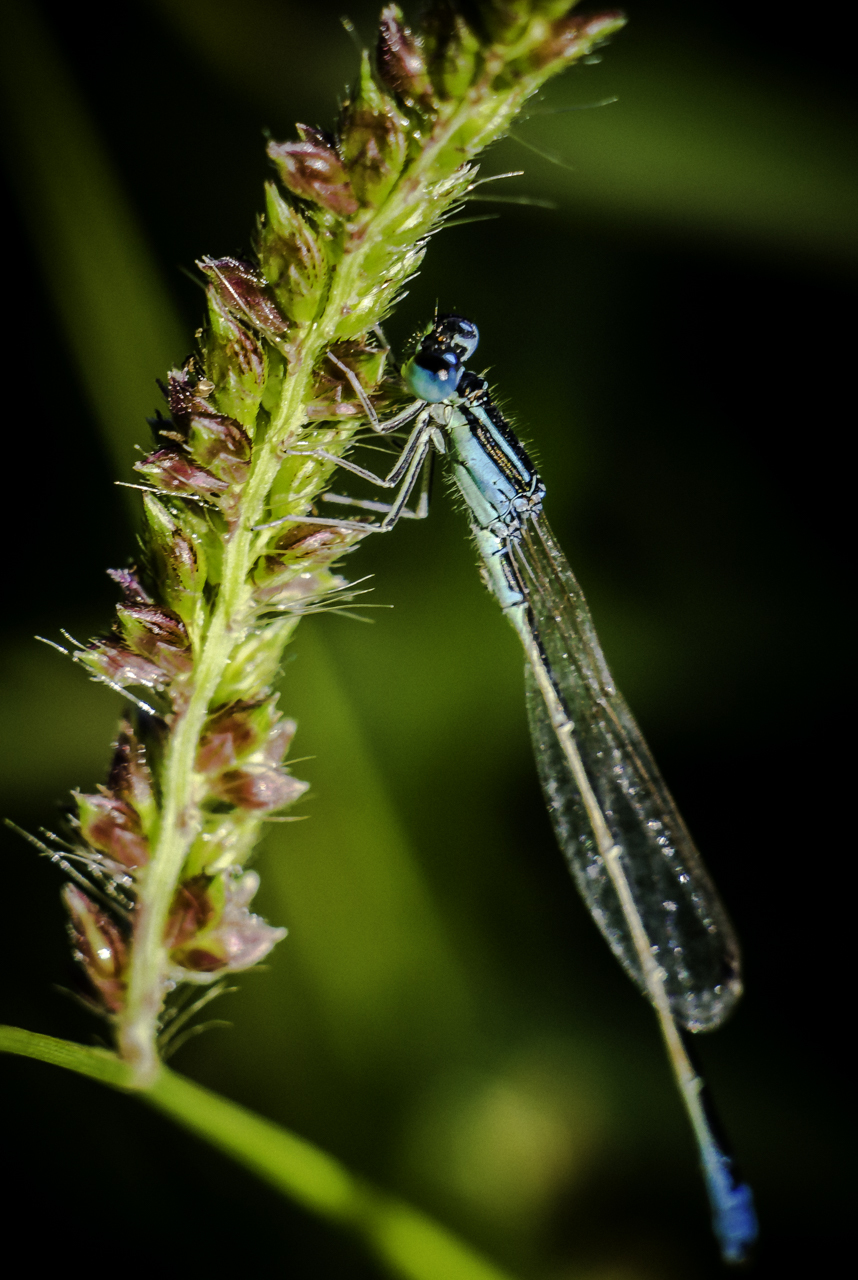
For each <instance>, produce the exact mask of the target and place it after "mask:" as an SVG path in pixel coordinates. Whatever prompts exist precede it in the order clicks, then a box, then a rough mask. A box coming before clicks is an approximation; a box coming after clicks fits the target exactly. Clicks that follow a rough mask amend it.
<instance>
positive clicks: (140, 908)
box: [36, 0, 623, 1088]
mask: <svg viewBox="0 0 858 1280" xmlns="http://www.w3.org/2000/svg"><path fill="white" fill-rule="evenodd" d="M569 9H570V3H569V0H480V2H479V4H478V6H477V9H476V10H475V11H474V14H473V25H469V24H468V22H466V21H465V19H464V18H463V17H462V15H461V14H460V13H459V12H458V11H457V10H456V8H455V7H454V6H453V5H452V4H451V3H449V0H434V3H433V5H432V6H431V7H430V8H429V10H428V11H427V13H426V15H425V18H424V26H423V29H422V31H421V32H419V33H417V34H414V33H412V32H411V31H409V29H408V28H407V27H406V25H405V23H404V20H403V17H402V14H401V12H400V11H399V10H398V9H397V8H396V6H394V5H390V6H388V8H386V9H385V10H384V11H383V13H382V16H381V25H380V31H379V38H378V45H377V49H376V53H375V57H374V59H373V58H372V57H370V55H369V54H367V53H365V54H364V56H363V59H362V62H361V69H360V75H359V78H358V81H357V84H356V85H355V86H354V88H353V90H352V92H351V94H350V97H349V98H348V99H347V101H346V102H345V103H344V105H343V107H342V110H341V113H340V119H339V124H338V129H337V132H336V134H335V135H332V134H329V133H325V132H323V131H319V130H316V129H310V128H308V127H306V126H303V125H302V126H298V132H299V135H300V140H299V141H297V142H286V143H271V144H270V145H269V148H268V153H269V156H270V157H271V159H272V160H273V161H274V163H275V165H276V166H277V169H278V171H279V176H280V180H281V183H282V186H283V187H284V188H285V193H284V192H283V191H281V190H280V189H278V188H277V187H276V186H274V184H269V186H268V188H267V195H266V213H265V216H264V218H263V220H262V221H261V223H260V227H259V235H258V240H257V244H256V257H255V260H254V261H253V262H248V261H242V260H239V259H236V258H222V259H211V258H205V259H203V260H202V261H201V263H200V264H199V265H200V267H201V269H202V271H203V272H204V274H205V275H206V276H207V277H208V280H209V285H208V289H207V294H208V301H209V324H208V329H207V330H206V331H205V333H203V331H200V335H199V336H200V340H201V349H200V351H199V352H198V354H197V355H195V356H194V357H193V358H192V359H190V360H189V361H188V362H187V363H186V365H185V366H184V368H182V369H180V370H173V371H171V373H170V375H169V378H168V383H167V386H166V387H165V388H164V391H165V398H166V400H167V406H168V410H169V416H168V417H162V416H161V415H159V416H158V418H157V420H155V422H154V430H155V434H156V441H157V447H156V448H155V451H154V452H153V453H151V454H149V455H148V456H147V457H146V458H144V459H143V460H142V461H140V462H138V463H137V464H136V466H135V469H136V470H137V471H138V472H140V473H142V475H143V476H145V477H146V479H147V481H148V484H147V485H144V486H142V487H143V488H145V489H148V492H147V493H146V497H145V499H144V505H145V518H146V524H145V529H144V535H143V537H142V539H141V549H142V563H141V567H140V569H139V570H138V568H137V566H134V567H131V568H126V569H121V570H113V571H111V574H112V576H113V578H114V579H115V581H116V582H117V583H118V584H119V586H120V588H121V590H122V592H123V599H122V601H121V603H120V604H119V605H118V606H117V611H118V621H117V623H116V625H115V627H114V631H113V633H112V634H111V635H110V636H107V637H101V638H97V639H96V640H93V641H91V642H90V643H89V644H88V645H87V646H85V647H84V648H82V649H79V650H78V651H77V652H76V653H75V655H74V656H75V658H76V659H77V660H78V661H79V662H81V663H83V664H84V665H85V666H86V667H88V668H89V670H90V671H91V672H92V673H93V675H94V676H95V678H96V679H99V680H103V681H106V682H107V683H108V684H110V686H111V687H112V688H114V689H116V688H122V689H128V690H129V692H130V691H131V690H132V689H134V688H135V687H136V688H141V687H142V689H143V690H144V691H148V690H152V691H153V693H154V695H155V698H154V702H155V705H154V706H152V705H150V703H147V702H143V700H142V699H141V698H139V697H138V696H137V695H136V694H133V693H131V695H130V696H131V699H132V701H133V702H134V703H136V705H137V707H138V708H139V709H140V710H141V711H142V712H145V714H143V715H140V716H138V717H137V720H136V722H135V723H132V722H131V720H130V719H129V720H126V721H124V722H123V724H122V726H121V730H120V734H119V737H118V740H117V743H116V749H115V755H114V760H113V764H112V767H111V772H110V777H109V780H108V785H107V786H106V787H102V788H99V791H98V793H95V794H91V795H80V794H76V796H75V801H76V808H77V813H76V814H75V815H74V816H73V817H72V819H71V823H70V825H71V828H72V831H73V833H74V834H73V855H72V856H73V859H74V861H75V862H76V866H77V868H80V867H83V868H84V869H85V872H86V873H88V875H89V877H90V879H87V878H86V874H84V876H83V879H82V878H81V874H80V872H79V871H78V870H77V869H76V867H75V866H73V865H72V864H71V863H69V862H68V861H66V862H65V869H66V870H67V872H68V873H69V874H70V875H71V876H72V883H70V884H68V885H67V886H66V888H65V889H64V897H65V901H66V906H67V908H68V911H69V914H70V917H71V925H72V934H73V938H74V943H75V951H76V955H77V958H78V960H79V961H80V962H81V963H82V964H83V966H84V969H85V971H86V975H87V978H88V980H89V983H90V985H91V988H92V990H93V997H92V999H93V1003H94V1004H96V1005H97V1006H99V1007H100V1010H101V1012H103V1013H104V1014H106V1016H107V1017H108V1018H109V1020H110V1021H111V1023H112V1025H113V1030H114V1033H115V1036H116V1041H117V1044H118V1047H119V1051H120V1054H121V1056H122V1058H123V1059H124V1060H125V1061H126V1062H127V1063H128V1064H129V1067H130V1068H131V1071H132V1077H133V1080H134V1082H135V1085H136V1087H138V1088H149V1087H151V1086H152V1085H153V1084H154V1083H155V1081H156V1080H157V1079H158V1071H159V1056H158V1055H159V1048H158V1040H159V1035H162V1036H163V1037H166V1038H167V1039H168V1038H169V1035H170V1027H171V1026H173V1028H174V1029H175V1027H178V1026H180V1025H183V1024H184V1021H185V1019H186V1017H187V1016H188V1015H187V1014H186V1013H182V1014H181V1016H180V1017H179V1016H178V1008H177V1007H174V1008H173V1009H172V1010H170V1009H168V1010H166V1012H165V1010H164V1002H165V998H166V997H167V995H168V993H169V991H170V990H171V989H172V988H174V987H175V986H177V985H179V984H188V983H190V984H193V985H195V986H197V987H201V988H203V987H205V986H206V985H207V984H211V983H216V982H217V981H218V979H219V978H220V977H222V976H225V975H226V974H228V973H231V972H236V971H240V970H242V969H246V968H249V967H251V966H252V965H253V964H255V963H257V961H258V960H260V959H261V958H263V957H264V955H266V954H267V952H268V951H269V950H270V949H271V947H272V946H274V945H275V943H276V942H277V941H279V940H280V939H281V938H282V937H283V936H284V930H282V929H277V928H273V927H271V926H270V925H268V924H266V922H265V921H263V920H261V919H260V918H259V917H258V916H255V915H254V914H253V913H252V912H251V911H250V909H249V905H248V904H249V902H250V899H251V898H252V897H253V894H254V893H255V890H256V887H257V886H258V879H259V878H258V876H256V874H255V873H254V872H248V871H246V870H245V867H246V863H247V860H248V858H249V857H250V855H251V853H252V850H253V845H254V843H255V841H256V839H257V838H258V836H259V834H260V831H261V830H262V823H263V822H264V821H265V819H266V818H267V817H270V816H277V815H278V813H279V811H281V810H282V809H284V808H285V807H287V806H288V805H290V804H291V803H292V802H293V801H294V800H295V799H297V798H298V796H299V795H300V794H301V793H302V792H303V791H304V790H305V789H306V785H307V784H306V783H303V782H300V781H299V780H298V779H295V778H293V777H292V775H291V774H290V772H289V767H288V762H287V760H286V758H285V757H286V753H287V751H288V747H289V743H290V741H291V737H292V734H293V733H294V730H295V726H294V724H293V723H292V722H291V721H289V720H285V719H284V718H283V715H282V713H281V712H280V711H279V709H278V707H277V695H276V693H275V692H274V690H273V685H274V681H275V679H276V675H277V672H278V670H279V666H280V660H281V657H282V651H283V647H284V645H285V644H286V642H287V641H288V639H289V638H290V637H291V634H292V632H293V631H294V628H295V625H296V624H297V622H298V621H299V619H300V616H301V614H302V613H303V612H306V611H307V610H308V609H310V610H315V609H317V608H319V607H324V604H325V601H326V600H327V599H328V598H329V597H330V596H331V594H332V593H335V594H339V593H342V592H344V591H347V589H348V584H347V583H346V582H345V581H344V579H342V578H341V577H339V576H337V575H335V574H334V573H333V572H332V565H333V563H334V562H335V561H336V560H337V559H338V558H339V557H340V556H342V555H343V554H344V553H345V552H347V551H349V550H350V549H351V548H353V547H354V546H355V545H356V544H357V543H358V542H360V540H361V539H362V538H363V537H365V536H367V533H368V532H370V530H371V527H372V526H371V524H370V525H369V527H365V525H366V521H365V520H364V521H363V522H362V521H361V520H354V521H350V522H348V521H347V522H345V523H344V522H342V521H340V522H337V521H333V522H331V521H328V522H325V521H322V522H321V526H326V527H320V524H319V521H318V519H317V517H316V512H315V508H314V503H315V502H316V501H317V500H318V499H319V498H320V497H321V496H322V495H323V494H324V492H325V490H326V488H327V487H328V483H329V478H330V475H331V472H332V471H333V470H334V467H335V461H334V459H336V458H337V457H340V456H342V455H343V454H344V453H345V452H346V451H347V450H348V449H349V447H350V445H351V443H352V441H353V437H354V435H355V431H356V429H357V428H359V427H363V426H365V425H366V408H365V406H366V397H367V396H377V397H378V398H379V399H378V400H377V405H378V411H379V412H381V413H382V414H383V413H384V412H385V410H386V408H387V407H388V406H389V405H390V404H391V403H392V404H393V405H394V406H395V405H396V403H397V399H398V397H401V394H402V392H401V389H400V388H399V387H398V384H395V383H388V384H385V382H384V363H385V359H386V351H385V350H384V348H383V347H382V346H380V345H379V344H378V343H377V341H376V340H375V339H374V338H372V337H371V336H370V335H371V334H372V331H373V329H374V327H375V326H377V325H378V323H379V322H380V321H381V320H382V319H383V318H384V317H385V316H386V315H387V314H388V313H389V311H390V310H391V309H392V307H393V306H394V305H395V302H396V301H397V298H398V296H399V294H400V291H401V289H402V287H403V285H404V284H405V282H406V281H407V280H408V279H409V278H410V277H411V275H413V274H414V272H415V270H416V269H417V267H418V266H419V263H420V261H421V260H422V257H423V254H424V253H425V249H426V245H427V243H428V239H429V237H430V235H431V234H432V233H433V232H434V231H435V230H437V229H439V227H441V226H442V225H443V222H444V220H445V218H446V217H447V216H448V215H449V213H450V211H451V210H452V209H453V208H454V207H456V206H457V205H458V204H459V202H461V201H462V200H464V199H466V198H467V193H468V191H469V190H470V187H471V183H472V182H473V179H474V176H475V170H474V168H473V166H472V161H473V159H474V158H475V157H476V156H477V155H478V153H479V152H480V151H481V150H483V149H484V148H485V147H486V146H488V145H489V144H490V143H491V142H493V141H494V140H496V139H497V138H499V137H500V136H502V134H503V133H504V131H505V130H506V128H507V127H508V126H509V124H510V122H511V121H512V119H513V118H514V116H515V115H516V113H517V112H518V111H519V109H520V108H521V106H522V105H523V103H524V102H525V101H526V100H527V98H528V97H530V96H532V95H533V93H535V92H536V90H537V89H538V88H539V87H540V86H541V85H542V84H543V83H544V82H545V80H547V79H548V78H549V77H550V76H552V75H555V74H556V73H558V72H560V71H561V70H563V69H564V68H565V67H567V66H568V65H570V64H571V63H573V62H575V61H577V60H578V59H580V58H582V57H584V56H586V55H587V54H589V53H590V52H591V51H592V49H593V48H595V47H596V46H597V45H598V44H599V43H601V42H602V41H603V40H604V39H606V38H607V37H608V36H609V35H611V34H612V33H613V32H614V31H615V30H616V29H617V28H618V27H620V26H621V25H622V22H623V19H622V17H621V16H620V15H618V14H615V13H611V14H603V15H598V16H596V17H582V18H579V17H577V16H570V13H569ZM329 355H332V356H333V357H334V359H333V360H328V356H329ZM320 449H321V450H322V451H323V452H322V454H321V456H320V454H319V452H318V451H319V450H320ZM284 519H285V520H286V521H291V522H292V523H290V524H289V525H288V527H287V528H286V529H284V524H283V521H284ZM346 598H348V597H347V596H346ZM146 696H147V698H149V697H150V694H149V693H148V692H147V693H146ZM36 843H38V842H36ZM43 851H44V852H47V853H50V854H51V856H53V857H55V859H57V858H59V859H60V860H62V856H63V855H62V854H61V853H60V852H59V851H56V850H51V849H48V848H47V847H45V846H43ZM201 999H202V1000H203V1003H204V1002H205V998H204V997H201ZM171 1019H177V1021H175V1022H171Z"/></svg>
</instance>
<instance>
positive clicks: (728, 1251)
mask: <svg viewBox="0 0 858 1280" xmlns="http://www.w3.org/2000/svg"><path fill="white" fill-rule="evenodd" d="M478 340H479V335H478V332H477V329H476V326H475V325H473V324H472V323H471V322H470V321H468V320H465V319H463V318H462V317H459V316H438V317H436V320H435V323H434V324H433V325H432V327H431V328H430V329H429V330H428V331H427V333H426V334H425V335H424V337H423V339H422V341H421V342H420V344H419V346H418V349H417V352H416V353H415V355H414V356H413V357H412V358H411V359H410V360H409V361H408V362H407V363H406V364H405V366H404V368H403V370H402V375H403V379H404V382H405V385H406V386H407V387H408V389H409V390H410V391H411V392H412V394H413V395H414V396H415V397H417V398H416V399H415V400H414V401H413V402H412V403H411V404H410V405H408V407H407V408H406V409H405V410H403V412H401V413H400V414H398V415H397V416H396V417H394V418H392V419H389V420H388V421H386V422H379V421H378V419H377V417H376V415H375V412H374V410H373V407H372V404H371V402H370V401H369V400H368V398H367V397H366V395H365V393H364V391H363V389H362V387H361V385H360V383H359V381H358V379H357V378H356V376H355V375H354V374H353V373H352V371H351V370H349V369H347V368H346V366H345V365H343V364H341V363H340V362H339V361H338V360H336V358H335V357H333V356H331V357H330V358H331V359H332V360H334V363H336V364H337V365H338V366H339V368H340V369H341V371H342V373H343V374H344V375H345V376H346V377H347V378H348V379H349V381H350V382H351V383H352V386H353V387H354V390H355V392H356V394H357V395H358V396H359V398H360V400H361V401H362V403H363V407H364V409H365V411H366V414H367V417H368V418H369V421H370V423H371V425H372V426H373V428H374V429H375V430H376V431H378V432H380V433H388V432H391V431H394V430H396V429H397V428H399V427H401V426H403V425H404V424H406V423H408V422H409V421H413V424H414V425H413V427H412V430H411V433H410V435H409V437H408V441H407V443H406V445H405V447H404V449H403V450H402V452H401V453H400V455H399V457H398V459H397V461H396V464H395V466H394V467H393V469H392V470H391V471H390V473H389V474H388V475H387V476H384V477H380V476H376V475H373V473H372V472H370V471H367V470H365V469H364V468H362V467H358V466H357V465H355V464H354V463H352V462H350V461H343V460H342V459H340V458H338V457H334V456H333V455H328V454H324V453H322V454H321V455H320V454H319V453H318V452H317V453H316V455H315V456H322V457H328V458H330V460H331V461H335V462H336V463H337V464H338V465H340V466H343V467H345V468H346V469H347V470H349V471H352V472H354V473H356V474H357V475H360V476H363V477H364V478H365V479H367V480H370V481H372V482H374V483H376V484H378V485H381V486H382V487H385V488H396V489H397V493H396V495H395V497H394V499H393V502H392V503H391V504H389V505H385V504H382V503H378V502H358V503H357V505H358V506H362V507H364V508H369V509H370V510H373V511H377V512H380V513H383V518H382V519H381V520H380V521H379V523H378V524H377V525H375V526H374V527H375V528H377V529H379V530H389V529H391V528H392V527H393V525H394V524H395V523H396V522H397V520H398V519H399V518H400V517H401V516H402V515H403V514H404V513H406V510H407V507H406V504H407V502H408V499H409V497H410V496H411V494H412V493H413V492H415V490H416V489H417V486H418V484H420V479H421V476H422V477H423V482H422V484H421V485H420V491H419V501H418V504H417V509H416V510H414V511H408V512H407V514H409V515H416V516H422V515H425V514H426V510H427V500H428V483H429V472H430V469H431V465H432V461H433V457H434V455H435V454H436V453H440V454H445V455H446V456H447V458H448V460H449V463H450V465H451V469H452V475H453V479H454V481H455V483H456V485H457V487H458V489H459V491H460V492H461V494H462V497H463V498H464V501H465V503H466V505H467V508H468V512H469V515H470V519H471V529H472V532H473V536H474V540H475V542H476V544H477V548H478V551H479V555H480V560H481V563H482V573H483V577H484V580H485V582H486V585H487V586H488V588H489V590H490V591H491V592H492V594H493V595H494V596H495V598H496V599H497V601H498V603H499V604H500V607H501V609H502V610H503V612H504V614H505V615H506V617H507V618H508V619H509V621H510V622H511V623H512V626H513V627H514V628H515V630H516V632H517V634H518V636H519V638H520V640H521V643H522V645H523V647H524V652H525V655H526V659H527V661H526V664H525V679H526V696H527V709H528V717H529V721H530V732H531V737H532V740H533V748H534V754H535V757H536V764H537V769H538V771H539V777H540V780H541V783H542V789H543V792H544V794H545V799H546V802H547V805H548V810H549V813H550V815H551V821H552V823H553V825H554V830H555V832H556V835H557V839H558V841H559V844H560V847H561V849H562V850H563V852H564V854H565V855H566V859H567V861H568V863H569V867H570V869H571V872H572V875H573V877H574V879H575V883H576V884H577V886H578V889H579V891H580V892H581V895H582V897H583V898H584V901H585V902H586V904H587V906H588V908H589V910H590V912H591V913H592V915H593V918H594V919H595V921H596V923H597V925H598V926H599V928H600V929H601V931H602V933H603V935H604V936H605V939H606V940H607V942H608V944H609V946H610V947H611V950H612V951H613V952H614V954H615V956H616V957H617V959H618V960H619V961H620V964H621V965H622V966H623V968H624V969H625V970H626V972H627V973H628V974H629V976H630V977H631V978H632V980H633V981H634V982H635V983H636V984H637V985H638V987H639V988H640V989H641V991H642V992H643V993H644V995H645V996H647V997H648V999H649V1000H650V1002H651V1003H652V1005H653V1007H654V1008H655V1011H656V1014H657V1016H658V1020H659V1024H660V1027H661V1032H662V1036H663V1038H664V1042H665V1045H666V1047H667V1052H668V1055H669V1057H670V1061H671V1064H672V1067H673V1071H674V1074H675V1076H676V1081H677V1084H678V1086H679V1090H680V1093H681V1096H682V1099H683V1102H684V1104H685V1107H686V1110H687V1112H688V1115H689V1118H690V1120H691V1124H692V1127H693V1129H694V1134H695V1137H696V1139H697V1143H698V1147H699V1150H700V1158H701V1163H702V1166H703V1173H704V1177H705V1180H706V1186H707V1190H708V1194H709V1199H710V1203H711V1207H712V1214H713V1226H714V1229H715V1233H716V1235H717V1237H718V1240H719V1243H720V1246H721V1251H722V1254H723V1257H724V1259H725V1260H726V1261H730V1262H736V1261H741V1260H742V1259H743V1258H744V1257H745V1256H746V1254H747V1252H748V1250H749V1249H750V1246H751V1245H752V1244H753V1242H754V1240H755V1238H756V1234H757V1223H756V1217H755V1213H754V1206H753V1198H752V1194H751V1190H750V1188H749V1187H748V1186H747V1185H746V1184H744V1183H741V1182H739V1181H738V1180H737V1178H736V1176H735V1173H734V1171H733V1166H732V1161H731V1158H730V1156H729V1155H728V1154H727V1153H726V1151H725V1150H724V1148H723V1146H722V1144H721V1143H720V1141H719V1140H718V1138H717V1137H716V1135H715V1133H714V1131H713V1124H712V1121H711V1117H710V1114H709V1111H708V1108H707V1106H706V1104H705V1095H704V1085H703V1081H702V1080H701V1078H700V1076H699V1075H698V1073H697V1071H696V1070H695V1068H694V1066H693V1065H692V1061H691V1058H690V1056H689V1052H688V1046H687V1043H686V1039H685V1036H684V1031H686V1030H687V1031H706V1030H710V1029H712V1028H714V1027H717V1026H718V1025H719V1024H720V1023H721V1022H722V1021H723V1020H724V1019H725V1018H726V1016H727V1015H728V1013H729V1012H730V1010H731V1008H732V1007H733V1005H734V1004H735V1002H736V1000H737V999H738V997H739V995H740V994H741V981H740V976H739V951H738V946H737V943H736V939H735V936H734V933H733V930H732V927H731V925H730V922H729V920H728V919H727V916H726V913H725V911H724V909H723V907H722V905H721V902H720V900H719V898H718V895H717V893H716V891H715V888H714V886H713V884H712V881H711V880H710V878H709V876H708V874H707V872H706V869H705V868H704V866H703V864H702V862H701V860H700V856H699V854H698V853H697V850H696V849H695V847H694V844H693V843H692V841H691V838H690V836H689V834H688V832H687V830H686V828H685V825H684V823H683V821H682V819H681V817H680V815H679V813H678V812H677V809H676V806H675V804H674V802H673V800H672V798H671V796H670V794H669V792H668V790H667V788H666V787H665V785H664V782H663V781H662V778H661V775H660V773H659V771H658V769H657V767H656V765H655V763H654V761H653V759H652V757H651V755H650V753H649V750H648V748H647V746H646V743H645V742H644V740H643V737H642V735H641V732H640V730H639V729H638V727H637V724H636V723H635V721H634V719H633V717H632V715H631V713H630V711H629V709H628V707H627V706H626V704H625V702H624V700H623V698H622V697H621V695H620V694H619V693H618V692H617V689H616V687H615V685H614V683H613V680H612V678H611V674H610V671H609V670H608V667H607V664H606V662H605V659H604V656H603V654H602V650H601V648H600V646H599V641H598V639H597V638H596V633H595V630H594V628H593V623H592V621H591V618H590V613H589V610H588V608H587V605H586V602H585V600H584V597H583V595H582V593H581V589H580V587H579V586H578V583H577V582H576V580H575V577H574V575H573V574H572V571H571V569H570V568H569V565H568V563H567V561H566V558H565V556H564V555H563V552H562V551H561V550H560V548H559V546H558V545H557V543H556V541H555V540H554V537H553V536H552V534H551V531H550V529H549V527H548V525H547V523H546V521H545V518H544V516H543V515H542V503H543V498H544V496H545V486H544V484H543V483H542V481H541V479H540V477H539V475H538V474H537V471H536V469H535V467H534V466H533V464H532V463H531V461H530V459H529V458H528V456H527V453H526V452H525V450H524V449H523V447H522V445H521V444H520V442H519V441H518V440H517V439H516V436H515V435H514V433H513V431H512V429H511V428H510V426H509V424H508V423H507V422H506V421H505V420H504V418H503V416H502V414H501V412H500V410H499V409H498V407H497V405H496V404H495V403H494V401H493V400H492V398H491V395H490V394H489V390H488V386H487V383H486V381H485V379H483V378H481V377H479V376H478V375H476V374H474V373H472V372H470V371H468V370H466V369H465V367H464V364H465V361H466V360H467V359H468V358H469V357H470V356H471V355H472V354H473V352H474V350H475V349H476V346H477V342H478ZM329 498H330V500H333V501H338V502H345V501H352V500H351V499H343V498H336V497H334V495H329ZM276 523H279V522H276ZM323 523H328V522H327V521H323ZM330 523H344V524H347V523H348V522H345V521H343V522H335V521H331V522H330ZM358 527H361V528H366V526H365V525H360V526H358Z"/></svg>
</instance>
